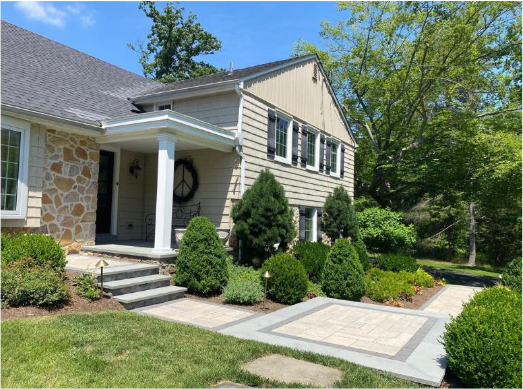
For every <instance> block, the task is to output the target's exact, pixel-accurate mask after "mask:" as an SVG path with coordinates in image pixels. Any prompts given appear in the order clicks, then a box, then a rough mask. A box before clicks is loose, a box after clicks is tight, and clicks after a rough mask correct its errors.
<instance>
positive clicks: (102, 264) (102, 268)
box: [94, 259, 109, 298]
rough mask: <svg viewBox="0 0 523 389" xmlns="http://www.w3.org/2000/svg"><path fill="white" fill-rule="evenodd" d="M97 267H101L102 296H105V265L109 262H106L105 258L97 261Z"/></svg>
mask: <svg viewBox="0 0 523 389" xmlns="http://www.w3.org/2000/svg"><path fill="white" fill-rule="evenodd" d="M94 266H96V267H99V268H100V289H101V291H102V298H103V296H104V267H106V266H109V264H108V263H107V262H105V261H104V260H103V259H101V260H99V261H98V262H96V265H94Z"/></svg>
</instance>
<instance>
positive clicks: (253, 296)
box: [222, 264, 263, 304]
mask: <svg viewBox="0 0 523 389" xmlns="http://www.w3.org/2000/svg"><path fill="white" fill-rule="evenodd" d="M222 298H223V301H224V302H226V303H229V304H256V303H259V302H260V301H262V300H263V286H262V283H261V280H260V272H259V270H255V269H254V268H252V267H247V266H236V265H232V264H230V265H229V281H228V283H227V286H226V287H225V289H224V290H223V294H222Z"/></svg>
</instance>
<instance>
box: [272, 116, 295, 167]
mask: <svg viewBox="0 0 523 389" xmlns="http://www.w3.org/2000/svg"><path fill="white" fill-rule="evenodd" d="M291 125H292V120H291V119H287V118H285V117H282V116H280V115H279V114H277V116H276V157H275V159H276V160H279V161H283V162H288V163H290V161H291V147H290V144H291V136H292V131H291V128H292V127H291Z"/></svg>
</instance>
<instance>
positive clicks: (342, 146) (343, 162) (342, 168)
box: [340, 145, 345, 178]
mask: <svg viewBox="0 0 523 389" xmlns="http://www.w3.org/2000/svg"><path fill="white" fill-rule="evenodd" d="M340 165H341V166H340V177H341V178H343V175H344V174H345V145H341V156H340Z"/></svg>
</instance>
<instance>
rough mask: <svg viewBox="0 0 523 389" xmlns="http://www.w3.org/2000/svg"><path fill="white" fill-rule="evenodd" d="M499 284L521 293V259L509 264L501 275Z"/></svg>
mask: <svg viewBox="0 0 523 389" xmlns="http://www.w3.org/2000/svg"><path fill="white" fill-rule="evenodd" d="M501 277H502V278H501V282H502V284H503V285H505V286H506V287H507V288H510V289H512V290H514V291H516V292H519V293H521V257H519V258H515V259H513V260H512V262H510V263H509V264H508V266H507V268H506V269H505V271H504V272H503V274H502V275H501Z"/></svg>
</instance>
